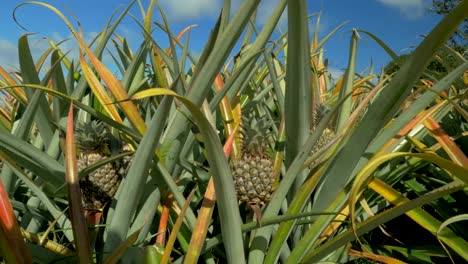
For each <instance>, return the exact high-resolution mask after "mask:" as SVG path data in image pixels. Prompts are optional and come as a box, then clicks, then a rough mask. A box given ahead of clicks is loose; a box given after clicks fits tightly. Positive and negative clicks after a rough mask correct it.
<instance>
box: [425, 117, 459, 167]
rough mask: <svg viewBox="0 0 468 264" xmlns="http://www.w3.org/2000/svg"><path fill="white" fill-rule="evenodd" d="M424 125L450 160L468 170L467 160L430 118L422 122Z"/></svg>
mask: <svg viewBox="0 0 468 264" xmlns="http://www.w3.org/2000/svg"><path fill="white" fill-rule="evenodd" d="M424 125H425V126H426V128H427V129H428V130H429V131H430V132H431V134H432V136H433V137H434V138H435V139H436V140H437V142H439V144H440V145H441V146H442V148H443V149H444V150H445V152H446V153H447V154H448V156H449V157H450V159H452V160H453V161H454V162H455V163H457V164H458V165H460V166H462V167H465V168H468V158H467V157H466V156H465V154H464V153H463V151H462V150H461V149H460V148H459V147H458V146H457V144H455V142H454V141H453V140H452V139H451V138H450V137H449V135H447V133H445V131H444V130H443V129H442V128H441V127H440V125H439V124H438V123H437V122H436V121H435V120H434V119H433V118H432V117H429V118H428V119H427V120H426V121H425V122H424Z"/></svg>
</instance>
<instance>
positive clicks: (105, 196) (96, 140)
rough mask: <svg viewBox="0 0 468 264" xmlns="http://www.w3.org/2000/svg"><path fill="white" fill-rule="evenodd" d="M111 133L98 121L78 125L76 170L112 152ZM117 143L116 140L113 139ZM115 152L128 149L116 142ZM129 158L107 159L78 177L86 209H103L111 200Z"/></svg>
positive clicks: (106, 156)
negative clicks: (101, 164) (118, 160)
mask: <svg viewBox="0 0 468 264" xmlns="http://www.w3.org/2000/svg"><path fill="white" fill-rule="evenodd" d="M112 140H113V136H112V135H111V133H110V132H109V130H108V129H107V127H106V126H105V125H104V124H103V123H101V122H98V121H91V122H89V123H85V124H79V125H77V129H76V141H77V145H78V148H79V149H80V152H81V153H80V156H79V159H78V170H79V171H81V170H83V169H84V168H86V167H88V166H90V165H92V164H94V163H96V162H98V161H100V160H102V159H105V158H108V157H109V156H110V155H111V154H112V151H111V143H112ZM114 142H116V140H114ZM117 145H118V147H117V148H118V152H124V151H128V150H129V147H128V145H124V146H122V143H121V142H117ZM130 161H131V157H129V156H126V157H124V158H123V159H122V160H121V161H120V162H109V163H106V164H105V165H103V166H101V167H99V168H98V169H96V170H94V171H92V172H91V173H89V174H88V175H86V176H84V177H82V178H81V179H80V187H81V192H82V201H83V206H84V208H85V209H91V210H98V209H102V208H103V207H104V206H105V204H106V203H107V202H109V201H111V200H112V198H113V197H114V195H115V193H116V191H117V188H118V187H119V184H120V180H121V179H122V177H123V176H124V174H125V173H126V168H127V167H128V164H129V163H130Z"/></svg>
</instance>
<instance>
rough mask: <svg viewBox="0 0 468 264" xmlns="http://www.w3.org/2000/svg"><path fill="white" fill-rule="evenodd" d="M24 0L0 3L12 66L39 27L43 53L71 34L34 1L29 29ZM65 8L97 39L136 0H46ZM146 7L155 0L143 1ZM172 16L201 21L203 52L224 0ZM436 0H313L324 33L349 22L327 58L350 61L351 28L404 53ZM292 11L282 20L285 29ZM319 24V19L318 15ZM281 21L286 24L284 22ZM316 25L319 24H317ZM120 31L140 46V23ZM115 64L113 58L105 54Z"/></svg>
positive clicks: (266, 10)
mask: <svg viewBox="0 0 468 264" xmlns="http://www.w3.org/2000/svg"><path fill="white" fill-rule="evenodd" d="M22 2H23V1H17V0H8V1H2V2H1V4H0V65H1V66H3V67H5V68H7V69H8V68H10V69H11V68H12V67H15V66H17V65H18V62H17V61H18V57H17V51H16V50H17V48H16V47H17V41H18V38H19V37H20V36H21V35H23V34H25V33H28V32H34V33H36V34H35V35H32V36H30V45H31V48H32V51H33V53H34V54H35V55H36V56H37V55H38V54H40V53H41V51H44V50H45V49H46V48H47V47H48V44H47V41H46V40H45V38H49V39H52V40H53V41H55V42H58V41H60V40H63V39H65V38H69V37H71V34H70V32H69V31H68V29H67V27H66V26H65V24H64V23H63V22H62V21H61V20H60V19H59V18H58V17H57V16H56V15H55V14H54V13H52V12H51V11H49V10H47V9H45V8H43V7H39V6H34V5H27V6H23V7H21V8H19V9H18V10H17V19H18V21H19V22H20V23H21V24H22V25H23V26H24V27H26V28H27V29H28V31H24V30H23V29H21V28H20V27H19V26H18V25H17V24H16V23H15V22H14V20H13V17H12V12H13V10H14V8H15V6H17V5H18V4H20V3H22ZM44 2H45V3H48V4H51V5H53V6H55V7H56V8H58V9H59V10H61V11H62V12H63V13H64V14H65V15H66V16H67V17H68V18H69V19H70V20H71V21H72V23H74V25H76V23H75V21H74V20H73V18H72V16H71V15H70V13H69V12H72V13H73V15H74V16H76V18H77V19H78V20H79V21H80V23H81V25H82V26H83V30H84V32H85V37H86V39H88V40H89V39H92V37H93V36H95V35H96V34H97V32H99V31H100V30H101V29H102V28H103V27H104V25H105V23H106V22H107V20H108V19H109V17H110V16H111V15H112V13H113V12H114V11H115V10H116V9H117V8H118V7H120V8H121V9H120V10H122V8H123V7H122V5H125V4H127V3H129V2H130V1H124V0H120V1H119V0H117V1H115V0H101V1H91V0H69V1H63V0H62V1H59V0H44ZM141 2H142V3H143V5H145V7H146V6H147V5H148V3H149V0H141ZM159 2H160V3H161V4H162V6H163V8H164V10H165V12H166V15H167V16H168V19H169V22H170V26H171V30H172V31H173V32H175V33H177V32H179V31H180V30H182V29H183V28H185V27H187V26H189V25H191V24H197V25H198V26H197V27H196V28H194V29H193V30H192V32H191V43H190V50H191V51H192V52H193V53H194V54H199V53H200V52H201V50H202V48H203V46H204V44H205V41H206V40H207V38H208V34H209V32H210V30H211V28H212V27H213V25H214V23H215V19H216V18H217V16H218V14H219V11H220V8H221V5H222V0H172V1H171V0H160V1H159ZM232 2H233V6H234V7H233V9H235V8H236V7H237V6H239V4H240V2H241V0H233V1H232ZM277 2H278V0H263V1H262V2H261V4H260V9H259V12H258V14H259V15H258V17H257V22H258V26H259V27H261V26H262V23H265V21H266V20H267V19H268V17H269V14H270V12H271V11H272V10H273V9H274V7H275V6H276V3H277ZM431 2H432V1H431V0H355V1H350V0H322V1H316V0H308V1H307V5H308V11H309V13H311V14H312V13H317V12H321V14H322V15H321V26H320V30H319V33H320V36H324V35H326V34H327V33H328V32H330V31H331V30H332V29H333V28H334V27H336V26H338V25H339V24H341V23H342V22H345V21H349V22H348V23H347V24H346V26H345V27H344V28H343V29H341V30H340V31H339V32H338V33H337V34H336V35H335V36H334V37H333V38H331V39H330V41H329V42H328V43H327V44H326V45H325V57H326V58H329V63H330V64H329V65H330V67H331V69H332V70H334V71H339V70H340V69H343V68H345V67H346V65H347V60H348V53H349V40H350V36H351V33H350V32H351V29H353V28H357V29H363V30H367V31H370V32H372V33H374V34H375V35H377V36H379V37H380V38H381V39H382V40H383V41H384V42H385V43H387V45H389V46H390V47H391V48H392V49H393V50H394V51H395V52H397V53H404V52H405V51H406V52H407V51H408V49H410V48H411V47H414V46H415V45H417V44H418V43H419V42H420V41H421V39H422V38H421V35H424V34H427V33H429V32H430V30H431V29H432V28H433V27H434V26H435V25H436V24H437V23H438V21H439V20H440V19H441V17H440V16H436V15H433V14H431V13H429V12H428V11H427V9H428V8H429V7H430V4H431ZM131 13H132V14H133V15H134V16H135V17H137V18H139V19H140V18H141V14H140V11H139V9H138V5H135V6H134V8H132V10H131ZM154 20H157V21H159V20H160V16H159V13H157V12H156V13H155V14H154ZM286 20H287V18H286V16H285V17H284V18H283V19H282V22H281V25H282V26H283V28H284V25H285V23H286ZM312 22H313V23H315V20H314V19H312ZM281 25H280V27H281ZM310 28H311V29H313V28H314V24H312V25H311V27H310ZM117 32H118V33H119V34H121V35H122V36H124V37H126V38H128V40H129V42H130V43H131V45H132V46H133V47H134V48H135V49H136V48H137V47H138V44H139V43H140V41H141V38H140V36H141V34H140V33H139V32H140V31H139V29H138V27H137V25H136V23H135V22H134V21H133V20H132V19H131V18H130V17H127V18H126V19H125V20H124V21H123V23H122V25H121V26H120V27H119V29H118V31H117ZM362 37H363V38H362V40H361V41H360V42H359V47H358V68H359V69H360V70H362V69H365V67H367V66H368V65H369V63H370V61H371V59H372V60H373V61H374V65H375V67H376V69H379V68H381V67H382V66H383V65H384V64H385V63H387V62H388V61H389V60H390V59H389V57H388V55H386V54H385V52H383V50H382V49H381V48H380V47H379V46H378V45H377V44H376V43H375V42H374V41H373V40H371V39H369V38H368V37H366V36H365V35H362ZM154 38H155V39H156V41H157V42H159V43H161V44H160V45H161V46H162V47H167V38H166V37H165V36H164V35H163V34H162V33H161V32H159V33H155V35H154ZM63 49H65V50H71V52H70V54H71V56H72V57H73V56H75V57H76V55H77V54H78V51H77V49H76V44H74V43H73V42H72V41H69V42H67V43H65V45H64V46H63ZM105 61H107V62H108V63H111V60H110V57H109V56H107V59H105Z"/></svg>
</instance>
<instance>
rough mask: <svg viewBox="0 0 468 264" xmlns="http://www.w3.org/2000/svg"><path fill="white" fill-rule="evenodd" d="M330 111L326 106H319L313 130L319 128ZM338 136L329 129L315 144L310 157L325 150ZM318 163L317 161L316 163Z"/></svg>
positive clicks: (324, 131)
mask: <svg viewBox="0 0 468 264" xmlns="http://www.w3.org/2000/svg"><path fill="white" fill-rule="evenodd" d="M327 111H328V109H327V107H326V106H324V105H319V107H318V110H317V113H316V115H315V119H314V120H313V130H315V126H317V124H318V122H320V120H321V119H322V118H323V116H324V115H325V114H326V112H327ZM335 136H336V134H335V132H334V131H333V129H331V127H327V128H325V129H324V130H323V132H322V135H321V136H320V138H319V139H318V141H317V142H316V143H315V145H314V147H313V148H312V151H311V152H310V155H309V156H312V155H314V154H315V153H317V152H318V151H320V150H321V149H322V148H324V147H325V146H326V145H328V143H330V141H332V140H333V139H334V138H335ZM316 162H317V161H316ZM316 162H313V163H312V164H310V165H309V168H313V167H314V166H315V165H316Z"/></svg>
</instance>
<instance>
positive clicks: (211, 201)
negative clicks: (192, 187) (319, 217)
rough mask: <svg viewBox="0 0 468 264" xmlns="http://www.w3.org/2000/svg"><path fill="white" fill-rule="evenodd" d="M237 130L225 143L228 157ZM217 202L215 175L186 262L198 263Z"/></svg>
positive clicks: (225, 152)
mask: <svg viewBox="0 0 468 264" xmlns="http://www.w3.org/2000/svg"><path fill="white" fill-rule="evenodd" d="M236 130H237V127H235V128H234V130H233V131H232V133H231V134H230V135H229V138H228V139H227V141H226V143H224V147H223V151H224V156H225V157H226V158H228V157H229V154H230V153H231V151H232V144H233V142H234V138H235V135H236ZM215 204H216V191H215V186H214V182H213V177H210V180H209V181H208V186H207V187H206V191H205V196H204V198H203V203H202V206H201V208H200V211H199V213H198V217H197V222H196V223H195V228H194V229H193V230H196V232H193V233H192V237H191V238H190V244H189V248H188V249H187V253H186V255H185V261H184V263H197V261H198V258H199V257H200V253H201V250H202V248H203V244H204V243H205V239H206V234H207V232H208V228H209V226H210V223H211V217H212V216H213V210H214V207H215Z"/></svg>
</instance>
